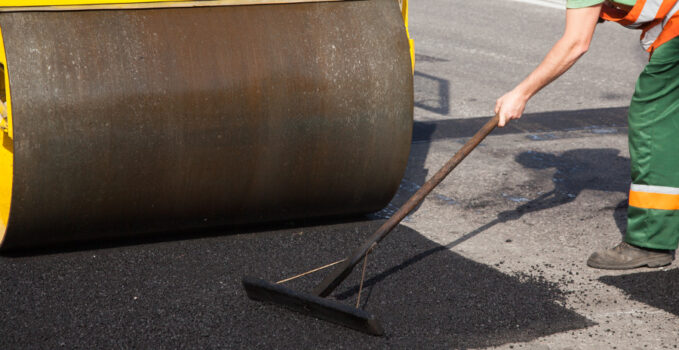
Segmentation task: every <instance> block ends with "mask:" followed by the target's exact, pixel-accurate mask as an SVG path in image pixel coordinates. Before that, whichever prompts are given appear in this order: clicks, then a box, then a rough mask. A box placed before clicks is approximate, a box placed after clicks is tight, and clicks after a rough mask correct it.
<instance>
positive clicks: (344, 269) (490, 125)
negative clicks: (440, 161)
mask: <svg viewBox="0 0 679 350" xmlns="http://www.w3.org/2000/svg"><path fill="white" fill-rule="evenodd" d="M499 119H500V117H499V115H495V117H493V118H492V119H491V120H489V121H488V122H487V123H486V124H485V125H484V126H483V127H482V128H481V129H480V130H479V131H477V132H476V134H475V135H474V136H473V137H472V138H471V139H470V140H469V141H467V143H465V144H464V146H462V148H460V150H459V151H457V153H455V155H454V156H453V157H452V158H450V160H448V162H446V164H444V165H443V167H441V169H439V171H437V172H436V174H434V176H432V177H431V178H430V179H429V180H427V182H425V183H424V185H422V187H420V189H419V190H418V191H417V192H415V194H413V195H412V196H411V197H410V199H408V201H407V202H406V203H405V204H403V205H402V206H401V208H399V209H398V211H397V212H396V213H394V215H392V216H391V217H390V218H389V220H387V221H386V222H385V223H384V224H382V226H380V228H378V229H377V231H375V233H373V234H372V235H371V236H370V237H369V238H368V239H367V240H366V241H365V242H364V243H363V244H362V245H361V246H360V247H358V248H356V249H355V250H354V251H353V252H352V253H351V255H350V256H349V257H348V258H347V259H346V260H345V261H344V262H343V263H342V264H340V265H338V266H337V267H336V268H335V269H334V270H333V271H332V272H331V273H330V274H328V276H327V277H326V278H325V279H324V280H323V281H321V283H319V284H318V286H316V288H315V289H314V290H313V293H314V294H316V295H318V296H321V297H326V296H328V295H329V294H330V293H332V291H333V290H335V288H337V286H338V285H339V284H340V283H342V281H344V279H345V278H347V276H349V274H350V273H351V271H352V270H353V268H354V266H356V264H357V263H358V262H359V261H360V260H361V258H362V257H363V256H364V255H365V254H366V253H368V251H369V250H370V249H372V247H373V246H374V245H375V244H377V243H379V242H380V241H381V240H382V239H383V238H384V237H386V236H387V235H388V234H389V232H391V230H392V229H393V228H394V227H396V225H398V224H399V223H400V222H401V220H403V219H404V218H405V217H406V216H408V214H410V212H411V211H413V209H415V208H416V207H417V206H418V205H419V204H420V203H422V201H423V200H424V198H425V197H426V196H427V195H428V194H429V193H430V192H431V191H432V190H433V189H434V188H435V187H436V186H437V185H438V184H439V183H441V181H443V179H445V178H446V176H448V174H450V172H451V171H453V169H455V167H457V165H458V164H460V162H462V160H463V159H465V158H466V157H467V155H469V153H471V151H473V150H474V148H476V146H478V144H479V143H481V141H483V139H485V138H486V136H488V134H490V132H491V131H493V129H495V127H496V126H497V123H498V121H499Z"/></svg>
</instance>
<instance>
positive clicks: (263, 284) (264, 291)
mask: <svg viewBox="0 0 679 350" xmlns="http://www.w3.org/2000/svg"><path fill="white" fill-rule="evenodd" d="M243 287H245V291H246V292H247V294H248V297H249V298H250V299H252V300H257V301H263V302H267V303H272V304H277V305H281V306H284V307H286V308H288V309H291V310H293V311H297V312H299V313H302V314H305V315H308V316H312V317H316V318H319V319H321V320H325V321H329V322H333V323H336V324H339V325H342V326H345V327H349V328H352V329H355V330H357V331H361V332H364V333H368V334H371V335H377V336H381V335H384V330H383V329H382V326H381V325H380V322H379V321H378V320H377V319H376V318H375V316H374V315H372V314H370V313H368V312H366V311H364V310H361V309H357V308H354V307H351V306H349V305H346V304H342V303H338V302H336V301H333V300H329V299H325V298H322V297H319V296H316V295H313V294H309V293H302V292H298V291H296V290H292V289H290V288H286V287H283V286H281V285H279V284H274V283H271V282H268V281H265V280H262V279H259V278H253V277H244V278H243Z"/></svg>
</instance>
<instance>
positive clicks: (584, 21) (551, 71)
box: [495, 4, 602, 127]
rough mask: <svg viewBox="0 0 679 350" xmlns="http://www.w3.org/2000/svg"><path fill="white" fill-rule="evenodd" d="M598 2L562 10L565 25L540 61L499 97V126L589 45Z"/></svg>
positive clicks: (513, 116) (517, 116) (513, 117)
mask: <svg viewBox="0 0 679 350" xmlns="http://www.w3.org/2000/svg"><path fill="white" fill-rule="evenodd" d="M601 6H602V5H601V4H599V5H595V6H591V7H585V8H578V9H567V10H566V29H565V30H564V34H563V36H562V37H561V39H559V41H557V42H556V44H554V46H553V47H552V49H551V50H549V53H547V56H545V58H544V59H543V60H542V63H540V65H539V66H538V67H537V68H535V70H533V72H532V73H530V75H528V77H527V78H526V79H524V80H523V81H522V82H521V83H520V84H519V85H517V86H516V87H515V88H514V89H513V90H512V91H510V92H508V93H506V94H505V95H504V96H502V97H500V98H499V99H498V100H497V102H496V104H495V113H496V114H499V115H500V121H499V124H498V126H500V127H503V126H505V124H506V123H507V122H509V121H510V120H511V119H518V118H521V114H523V110H524V109H525V108H526V103H527V102H528V100H529V99H530V98H531V97H533V95H535V94H536V93H537V92H538V91H540V89H542V88H543V87H545V86H547V84H549V83H551V82H552V81H553V80H554V79H556V78H558V77H559V76H560V75H561V74H563V73H564V72H566V71H567V70H568V69H569V68H570V67H571V66H572V65H573V64H574V63H575V62H576V61H577V60H578V59H579V58H580V57H581V56H582V55H583V54H584V53H585V52H587V49H588V48H589V43H590V41H591V40H592V36H593V35H594V28H595V27H596V24H597V20H598V19H599V13H600V12H601Z"/></svg>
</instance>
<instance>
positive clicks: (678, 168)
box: [625, 37, 679, 249]
mask: <svg viewBox="0 0 679 350" xmlns="http://www.w3.org/2000/svg"><path fill="white" fill-rule="evenodd" d="M629 150H630V160H631V163H632V187H631V189H630V206H629V209H628V213H627V235H626V236H625V241H626V242H627V243H630V244H633V245H636V246H640V247H646V248H653V249H676V248H677V243H679V37H677V38H674V39H673V40H671V41H669V42H667V43H665V44H663V45H662V46H660V47H659V48H658V49H656V51H655V52H654V53H653V55H652V56H651V60H650V61H649V62H648V65H647V66H646V68H644V70H643V72H642V73H641V75H640V76H639V80H638V81H637V85H636V89H635V91H634V97H632V102H631V104H630V108H629Z"/></svg>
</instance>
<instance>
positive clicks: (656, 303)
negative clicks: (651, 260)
mask: <svg viewBox="0 0 679 350" xmlns="http://www.w3.org/2000/svg"><path fill="white" fill-rule="evenodd" d="M599 281H601V282H603V283H605V284H608V285H610V286H613V287H617V288H619V289H621V290H623V291H624V292H625V293H626V294H627V295H628V296H629V298H630V299H632V300H636V301H639V302H642V303H644V304H647V305H650V306H653V307H655V308H657V309H661V310H665V311H667V312H669V313H672V314H675V315H677V316H679V299H678V298H677V297H676V294H677V290H679V269H672V270H669V271H652V272H641V273H634V274H629V275H620V276H602V277H600V278H599Z"/></svg>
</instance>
